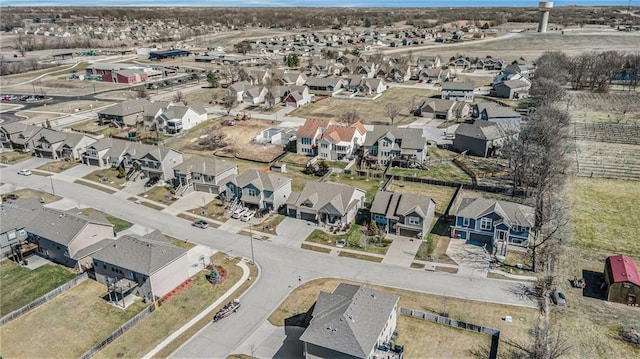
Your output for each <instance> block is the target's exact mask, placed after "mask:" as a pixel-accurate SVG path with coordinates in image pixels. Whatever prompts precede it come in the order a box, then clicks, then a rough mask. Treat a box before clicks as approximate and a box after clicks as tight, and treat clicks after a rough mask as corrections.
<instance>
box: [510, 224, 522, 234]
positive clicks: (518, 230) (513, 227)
mask: <svg viewBox="0 0 640 359" xmlns="http://www.w3.org/2000/svg"><path fill="white" fill-rule="evenodd" d="M511 229H512V230H513V231H514V232H522V227H520V226H519V225H517V224H516V225H513V226H511Z"/></svg>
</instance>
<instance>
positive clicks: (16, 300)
mask: <svg viewBox="0 0 640 359" xmlns="http://www.w3.org/2000/svg"><path fill="white" fill-rule="evenodd" d="M75 276H76V274H75V273H72V272H71V271H70V270H69V269H67V268H65V267H63V266H59V265H57V264H47V265H44V266H42V267H39V268H36V269H34V270H30V269H27V268H25V267H23V266H21V265H19V264H17V263H15V262H13V261H10V260H4V261H2V262H0V316H3V315H5V314H7V313H10V312H12V311H14V310H16V309H18V308H20V307H22V306H23V305H26V304H28V303H30V302H32V301H33V300H35V299H37V298H38V297H40V296H42V295H44V294H46V293H48V292H50V291H52V290H53V289H55V288H57V287H59V286H60V285H62V284H64V283H66V282H68V281H70V280H71V279H73V278H74V277H75ZM3 354H4V353H3Z"/></svg>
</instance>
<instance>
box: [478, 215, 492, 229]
mask: <svg viewBox="0 0 640 359" xmlns="http://www.w3.org/2000/svg"><path fill="white" fill-rule="evenodd" d="M480 229H482V230H484V231H490V230H491V229H493V221H492V220H491V218H482V219H481V220H480Z"/></svg>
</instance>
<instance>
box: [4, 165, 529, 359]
mask: <svg viewBox="0 0 640 359" xmlns="http://www.w3.org/2000/svg"><path fill="white" fill-rule="evenodd" d="M27 162H28V164H33V165H34V166H35V165H36V164H38V163H40V162H42V163H44V162H46V160H43V159H30V160H28V161H27ZM25 165H27V163H25V162H23V163H21V164H18V165H14V166H10V167H4V168H2V170H1V177H2V178H1V179H2V182H3V183H5V185H3V187H1V188H0V189H1V190H2V192H7V191H9V190H10V188H16V186H23V187H28V188H33V189H39V190H45V191H49V190H50V189H51V185H50V183H49V181H50V180H51V181H53V184H54V186H55V192H56V194H57V195H60V196H63V197H65V198H68V199H71V200H73V201H75V202H77V203H79V204H81V205H84V206H88V207H93V208H96V209H98V210H100V211H103V212H106V213H110V214H112V215H114V216H117V217H120V218H123V219H126V220H127V221H130V222H133V223H137V224H141V225H143V226H144V227H147V228H153V229H159V230H160V231H162V232H163V233H166V234H168V235H170V236H174V237H177V238H188V239H189V241H192V242H194V243H197V244H201V245H205V246H209V247H212V248H215V249H218V250H221V251H224V252H232V254H233V255H234V256H244V257H251V253H252V252H254V253H255V260H256V262H257V263H258V264H259V266H260V268H261V274H260V278H259V279H254V280H256V284H255V285H254V286H253V287H252V288H251V289H250V290H249V291H248V292H246V293H245V296H244V297H243V299H242V301H243V304H242V308H243V310H242V311H239V312H238V313H237V315H236V316H235V318H233V320H227V321H220V322H218V323H216V324H215V325H210V326H207V327H205V328H204V329H203V330H202V331H200V332H199V333H198V334H196V335H195V336H194V337H192V338H191V340H189V342H188V343H186V344H185V345H184V346H182V347H181V348H180V349H178V350H177V351H176V352H175V353H174V354H173V355H172V356H173V357H176V358H186V357H189V358H201V357H209V358H210V357H216V358H218V357H226V356H227V355H228V354H231V353H233V352H235V350H236V349H237V348H238V347H239V346H240V345H241V344H242V343H244V342H245V341H246V340H247V339H248V338H249V337H250V336H251V334H252V333H253V332H254V331H255V330H256V329H257V328H259V327H260V326H261V325H262V324H263V323H264V321H265V320H266V318H267V317H268V316H269V314H270V313H271V312H272V311H273V310H274V309H275V308H276V307H277V306H278V305H279V304H280V303H281V302H282V301H283V300H284V299H285V298H286V297H287V296H288V295H289V293H290V292H291V291H292V290H293V289H294V288H295V286H296V285H297V284H298V278H299V277H300V278H302V281H303V282H306V281H308V280H312V279H316V278H326V277H336V278H344V279H351V280H357V281H360V282H364V283H370V284H378V285H384V286H390V287H397V288H402V289H408V290H414V291H420V292H425V293H431V294H440V295H447V296H452V297H458V298H466V299H473V300H479V301H486V302H493V303H501V304H511V305H518V306H528V307H535V303H534V302H533V301H531V300H530V299H529V298H527V297H526V296H524V295H522V294H521V293H522V292H523V288H524V287H523V284H522V283H520V282H515V281H507V280H495V279H487V278H478V277H473V276H463V275H453V274H449V273H441V272H427V271H423V270H416V269H409V268H404V267H400V266H395V265H385V264H378V263H373V262H368V261H363V260H357V259H351V258H343V257H333V256H329V255H326V254H322V253H318V252H313V251H308V250H303V249H300V248H298V247H293V246H290V245H287V244H284V245H280V244H278V243H279V242H280V241H279V240H277V239H276V240H274V241H272V242H266V241H259V240H254V241H253V251H252V249H251V248H252V246H251V243H250V240H249V238H248V237H247V236H241V235H237V234H234V233H229V232H225V231H222V230H220V229H215V228H211V227H210V228H207V229H199V228H195V227H193V226H191V223H190V222H189V221H187V220H184V219H181V218H178V217H175V216H173V215H171V214H168V213H164V212H159V211H156V210H154V209H151V208H148V207H145V206H140V205H137V204H135V203H133V202H131V201H127V200H126V199H125V198H120V197H118V196H114V195H110V194H107V193H105V192H102V191H98V190H95V189H93V188H90V187H86V186H82V185H78V184H74V183H72V179H73V178H72V176H68V175H66V176H65V175H64V174H63V175H55V176H53V177H52V178H48V177H42V176H36V175H32V176H28V177H24V176H20V175H17V173H16V172H17V170H18V169H20V168H22V167H24V166H25ZM25 168H26V167H25ZM18 188H19V187H18ZM282 242H283V243H289V241H287V240H283V241H282Z"/></svg>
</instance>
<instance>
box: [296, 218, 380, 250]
mask: <svg viewBox="0 0 640 359" xmlns="http://www.w3.org/2000/svg"><path fill="white" fill-rule="evenodd" d="M343 239H344V242H345V244H344V247H345V248H349V249H355V250H359V251H364V252H369V253H377V254H386V253H387V250H388V249H389V245H390V244H391V242H392V241H390V240H387V239H379V238H374V237H373V236H370V237H369V238H368V239H367V238H365V236H364V235H363V234H362V226H360V225H357V224H353V225H351V228H349V231H347V233H342V234H328V233H326V232H324V231H322V230H320V229H314V230H313V232H311V234H310V235H309V237H307V239H305V241H307V242H313V243H320V244H325V245H328V246H332V247H337V246H338V245H339V244H340V240H343ZM365 240H367V241H368V243H367V245H366V247H365V242H364V241H365ZM376 244H378V245H376Z"/></svg>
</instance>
